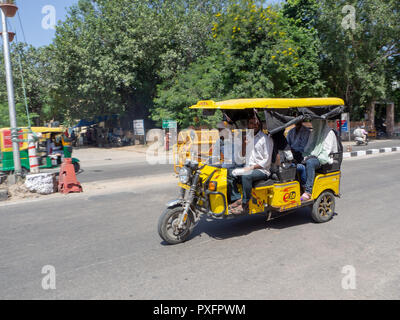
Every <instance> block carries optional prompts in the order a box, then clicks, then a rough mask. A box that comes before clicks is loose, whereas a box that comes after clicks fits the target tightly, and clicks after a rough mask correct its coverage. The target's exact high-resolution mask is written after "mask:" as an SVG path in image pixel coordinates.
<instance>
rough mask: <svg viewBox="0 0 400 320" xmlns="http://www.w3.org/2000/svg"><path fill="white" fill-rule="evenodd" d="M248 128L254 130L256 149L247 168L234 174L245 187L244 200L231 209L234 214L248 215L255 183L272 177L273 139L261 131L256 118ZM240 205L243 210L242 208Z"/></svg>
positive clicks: (250, 122)
mask: <svg viewBox="0 0 400 320" xmlns="http://www.w3.org/2000/svg"><path fill="white" fill-rule="evenodd" d="M248 128H249V129H250V130H251V129H253V130H254V149H253V150H252V152H251V154H250V157H249V158H248V161H247V165H246V167H245V168H243V169H238V170H235V171H234V172H233V174H234V175H236V176H241V180H242V187H243V198H242V199H241V200H238V201H236V202H235V203H234V204H232V206H231V207H230V209H231V213H233V214H247V213H248V210H249V202H250V199H251V197H252V196H251V191H252V189H253V183H254V182H255V181H259V180H266V179H268V178H269V177H270V175H271V172H270V168H271V162H272V150H273V147H274V144H273V141H272V138H271V137H270V136H267V135H266V134H265V133H264V132H263V131H262V130H261V129H262V124H261V122H260V120H259V119H258V118H256V117H254V118H251V119H250V120H249V122H248ZM240 205H241V206H242V208H240Z"/></svg>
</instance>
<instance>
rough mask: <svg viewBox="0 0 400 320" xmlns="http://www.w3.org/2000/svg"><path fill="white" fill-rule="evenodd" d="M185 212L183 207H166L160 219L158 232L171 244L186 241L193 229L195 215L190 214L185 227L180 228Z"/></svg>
mask: <svg viewBox="0 0 400 320" xmlns="http://www.w3.org/2000/svg"><path fill="white" fill-rule="evenodd" d="M182 214H183V207H181V206H179V207H175V208H169V209H166V210H165V211H164V212H163V214H162V215H161V217H160V219H159V221H158V234H159V235H160V237H161V239H163V240H164V241H166V242H167V243H169V244H179V243H182V242H185V241H186V240H187V238H188V237H189V236H190V234H191V233H192V230H193V226H194V222H193V217H192V215H191V214H189V216H188V219H187V221H186V223H185V224H184V226H183V229H179V228H178V224H179V220H180V217H181V215H182Z"/></svg>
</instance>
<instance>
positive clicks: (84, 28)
mask: <svg viewBox="0 0 400 320" xmlns="http://www.w3.org/2000/svg"><path fill="white" fill-rule="evenodd" d="M220 6H221V4H220V1H205V0H204V1H194V0H171V1H162V0H157V1H146V0H133V1H132V0H121V1H106V0H80V1H79V2H78V4H77V5H76V6H73V7H72V8H71V9H70V11H69V14H68V17H67V19H66V21H65V22H63V23H62V24H61V25H59V26H58V27H57V32H56V38H55V41H54V46H52V49H53V50H54V58H55V59H54V61H55V66H56V70H57V74H58V84H59V86H58V88H57V90H56V92H57V97H58V98H59V100H57V101H58V103H57V104H58V105H61V106H68V112H69V117H70V118H78V117H79V118H80V117H92V116H94V115H100V114H110V113H127V114H129V115H130V116H131V117H132V118H136V119H137V118H146V117H147V116H148V109H149V107H150V106H151V105H152V101H153V98H154V95H155V92H156V86H157V85H158V84H160V83H162V81H164V80H166V79H170V78H172V77H174V75H175V73H176V72H179V71H180V70H182V69H185V68H186V66H187V65H189V64H190V63H191V62H193V61H195V60H196V59H197V58H198V57H199V56H202V55H203V52H204V43H205V41H204V37H205V34H206V27H207V26H208V23H209V20H210V18H209V16H210V14H211V13H212V12H213V11H214V10H216V9H215V8H218V7H220Z"/></svg>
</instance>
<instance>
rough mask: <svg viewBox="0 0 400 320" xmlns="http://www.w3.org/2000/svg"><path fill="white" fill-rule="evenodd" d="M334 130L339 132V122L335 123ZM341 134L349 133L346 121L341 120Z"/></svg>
mask: <svg viewBox="0 0 400 320" xmlns="http://www.w3.org/2000/svg"><path fill="white" fill-rule="evenodd" d="M336 128H337V129H338V131H340V127H339V120H337V121H336ZM342 132H349V126H348V121H347V120H342Z"/></svg>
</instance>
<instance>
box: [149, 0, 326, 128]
mask: <svg viewBox="0 0 400 320" xmlns="http://www.w3.org/2000/svg"><path fill="white" fill-rule="evenodd" d="M209 39H210V40H209V41H208V43H207V45H208V54H207V56H206V57H203V58H200V59H199V60H198V61H196V62H194V63H193V64H191V65H190V67H189V68H188V70H184V71H182V72H180V73H179V74H178V75H177V77H175V78H174V79H172V80H171V81H167V82H164V83H163V84H162V85H160V86H159V91H158V97H157V99H156V100H155V101H156V105H157V106H156V108H154V109H153V112H152V117H153V119H154V120H157V121H160V120H161V119H162V118H164V117H172V118H175V119H178V121H179V122H180V124H181V125H182V126H187V125H190V124H191V123H193V119H194V118H198V117H199V114H198V111H190V110H188V108H187V107H188V106H189V105H191V104H194V103H196V102H197V101H198V100H208V99H214V100H219V99H230V98H245V97H246V98H248V97H254V98H257V97H307V96H315V95H317V96H319V95H323V94H324V83H323V81H322V80H321V77H320V72H319V66H318V64H319V56H318V41H317V40H316V37H315V32H314V31H312V30H309V29H307V28H305V27H303V26H298V25H296V24H295V23H293V21H292V20H291V19H289V18H287V17H285V16H284V15H283V14H282V11H281V10H280V8H279V7H271V6H268V7H266V8H264V7H263V6H262V5H261V4H257V3H256V2H254V1H248V0H242V1H232V2H231V3H230V4H229V5H228V6H226V7H225V8H224V10H222V11H221V12H218V13H217V14H216V15H215V19H214V22H213V25H212V26H210V30H209ZM200 119H201V118H200ZM203 120H204V122H205V123H206V121H205V119H203ZM200 124H201V123H200Z"/></svg>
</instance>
